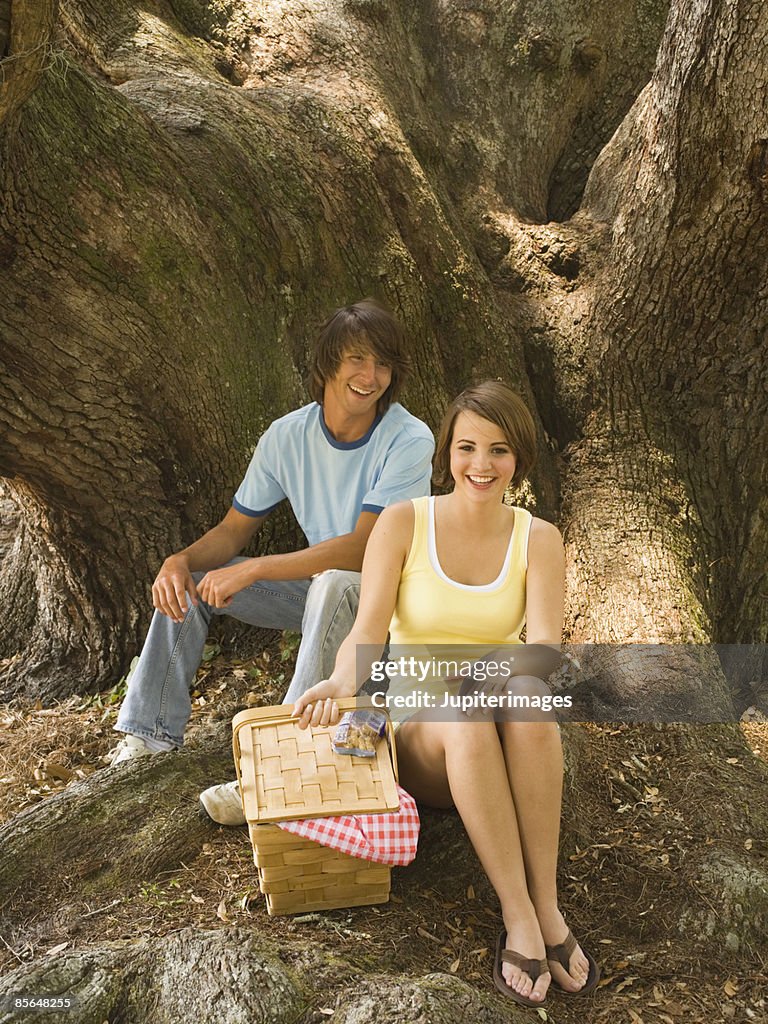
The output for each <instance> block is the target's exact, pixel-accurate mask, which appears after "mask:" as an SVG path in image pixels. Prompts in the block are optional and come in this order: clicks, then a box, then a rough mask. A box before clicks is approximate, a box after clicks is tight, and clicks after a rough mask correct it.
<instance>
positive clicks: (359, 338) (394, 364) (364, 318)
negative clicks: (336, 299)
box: [309, 298, 410, 413]
mask: <svg viewBox="0 0 768 1024" xmlns="http://www.w3.org/2000/svg"><path fill="white" fill-rule="evenodd" d="M352 349H360V350H361V351H362V352H372V353H373V355H374V356H375V357H376V358H377V359H380V360H382V362H385V363H387V364H388V365H389V366H390V368H391V370H392V380H391V382H390V385H389V387H388V388H387V390H386V391H385V392H384V394H383V395H382V396H381V398H380V399H379V401H378V404H377V409H378V412H379V413H384V412H386V411H387V409H388V408H389V407H390V405H391V404H392V403H393V402H396V401H397V399H398V397H399V395H400V391H401V390H402V387H403V384H404V383H405V379H406V377H407V376H408V371H409V370H410V359H409V357H408V352H407V348H406V338H405V331H404V330H403V328H402V327H401V325H400V324H399V323H398V321H397V320H396V319H395V317H394V316H393V315H392V313H390V311H389V310H388V309H387V308H386V307H385V306H383V305H381V303H380V302H377V301H376V299H371V298H368V299H361V300H360V301H359V302H355V303H353V304H352V305H351V306H342V307H341V309H337V310H336V311H335V312H334V313H332V314H331V315H330V316H329V317H328V319H327V320H326V321H325V323H324V324H323V325H322V327H321V328H320V331H319V332H318V335H317V339H316V341H315V346H314V349H313V351H312V355H311V356H310V362H309V393H310V395H311V397H312V398H313V399H314V400H315V401H316V402H319V403H320V404H322V401H323V392H324V390H325V385H326V384H327V383H328V381H329V380H331V379H332V378H333V377H335V376H336V373H337V371H338V369H339V366H340V365H341V360H342V358H343V357H344V354H345V353H346V352H349V351H350V350H352Z"/></svg>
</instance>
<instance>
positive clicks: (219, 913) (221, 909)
mask: <svg viewBox="0 0 768 1024" xmlns="http://www.w3.org/2000/svg"><path fill="white" fill-rule="evenodd" d="M216 917H218V918H219V920H220V921H224V922H225V924H228V923H229V915H228V914H227V900H226V897H222V900H221V903H220V904H219V905H218V907H217V908H216Z"/></svg>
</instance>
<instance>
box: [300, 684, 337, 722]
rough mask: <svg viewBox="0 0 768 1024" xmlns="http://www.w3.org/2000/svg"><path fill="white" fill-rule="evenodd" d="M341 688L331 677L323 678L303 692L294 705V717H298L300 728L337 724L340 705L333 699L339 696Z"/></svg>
mask: <svg viewBox="0 0 768 1024" xmlns="http://www.w3.org/2000/svg"><path fill="white" fill-rule="evenodd" d="M339 696H341V694H340V693H339V688H338V686H336V685H335V684H334V683H332V682H331V680H330V679H323V680H321V682H319V683H317V685H315V686H311V687H310V688H309V689H308V690H307V691H306V693H302V695H301V696H300V697H299V699H298V700H297V701H296V703H295V704H294V705H293V717H294V718H298V720H299V722H298V725H299V728H300V729H306V728H307V726H309V725H335V724H336V723H337V722H338V720H339V705H338V704H337V703H336V701H335V700H334V699H333V698H334V697H339Z"/></svg>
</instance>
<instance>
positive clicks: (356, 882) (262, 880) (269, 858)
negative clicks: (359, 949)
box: [232, 701, 399, 914]
mask: <svg viewBox="0 0 768 1024" xmlns="http://www.w3.org/2000/svg"><path fill="white" fill-rule="evenodd" d="M339 705H340V709H341V710H342V711H345V710H350V709H351V708H354V707H355V701H339ZM232 726H233V748H234V754H235V764H236V765H237V767H238V777H239V779H240V785H241V789H242V793H243V804H244V807H245V814H246V818H247V819H248V826H249V832H250V835H251V843H252V844H253V851H254V860H255V862H256V867H257V868H258V872H259V886H260V889H261V891H262V892H263V893H264V894H265V896H266V899H267V911H268V912H269V913H270V914H298V913H302V912H303V911H309V910H333V909H335V908H336V907H358V906H365V905H369V904H372V903H386V901H387V900H388V899H389V888H390V876H391V873H390V869H389V867H387V866H386V865H382V864H375V863H372V862H371V861H367V860H362V859H361V858H360V857H350V856H348V855H347V854H344V853H340V852H339V851H338V850H333V849H330V848H328V847H326V846H321V845H320V844H319V843H314V842H312V841H311V840H309V839H305V838H303V837H302V836H296V835H293V834H292V833H290V832H284V831H283V830H282V829H280V828H278V827H277V826H276V825H271V824H268V822H270V821H278V820H287V819H290V818H320V817H328V816H329V815H335V814H358V813H359V814H363V813H366V814H369V813H371V812H376V811H387V810H396V809H397V807H398V805H399V796H398V793H397V785H396V781H395V779H396V776H395V768H394V767H393V763H392V761H391V760H390V752H389V749H388V747H387V744H386V743H385V742H384V741H382V742H381V743H379V744H378V746H377V748H376V756H375V757H373V758H367V757H349V756H347V755H342V754H335V753H334V752H333V749H332V747H331V743H332V737H333V734H334V732H335V731H336V726H326V727H318V728H316V729H313V728H309V729H306V730H303V729H299V727H298V725H297V724H296V722H295V721H294V720H293V719H292V718H291V709H290V708H286V707H285V706H283V705H281V706H279V707H276V708H252V709H251V710H250V711H243V712H241V713H240V714H239V715H237V716H236V717H235V720H234V722H233V723H232ZM390 736H391V730H390ZM392 742H393V747H392V757H393V759H394V760H395V762H396V755H395V753H394V740H393V741H392Z"/></svg>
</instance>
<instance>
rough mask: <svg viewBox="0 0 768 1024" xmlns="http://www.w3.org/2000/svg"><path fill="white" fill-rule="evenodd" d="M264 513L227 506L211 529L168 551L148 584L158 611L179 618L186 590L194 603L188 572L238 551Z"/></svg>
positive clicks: (195, 593)
mask: <svg viewBox="0 0 768 1024" xmlns="http://www.w3.org/2000/svg"><path fill="white" fill-rule="evenodd" d="M265 519H266V516H246V515H243V513H242V512H238V511H237V509H234V508H231V509H230V510H229V511H228V512H227V514H226V515H225V516H224V518H223V519H222V520H221V522H220V523H218V524H217V525H216V526H214V527H213V529H211V530H209V531H208V532H207V533H205V534H203V536H202V537H200V539H199V540H196V541H195V542H194V544H190V545H189V547H187V548H184V549H183V550H182V551H177V552H176V553H175V554H173V555H170V556H169V557H168V558H166V560H165V561H164V562H163V564H162V566H161V567H160V572H159V573H158V574H157V577H156V579H155V582H154V583H153V584H152V602H153V604H154V606H155V608H157V610H158V611H159V612H162V613H163V615H167V616H168V617H169V618H171V619H173V621H174V622H181V621H182V620H183V618H184V616H185V615H186V613H187V594H189V596H190V598H191V600H192V604H195V605H196V604H197V601H198V590H197V588H196V587H195V581H194V580H193V579H192V573H193V572H198V571H201V570H205V569H210V568H214V567H215V566H217V565H221V564H222V562H228V561H229V560H230V559H231V558H234V557H235V555H237V554H239V553H240V552H241V551H242V550H243V548H244V547H245V546H246V544H247V543H248V542H249V541H250V539H251V538H252V537H253V536H254V534H255V533H256V531H257V530H258V529H259V527H260V526H261V524H262V523H263V522H264V520H265Z"/></svg>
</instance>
